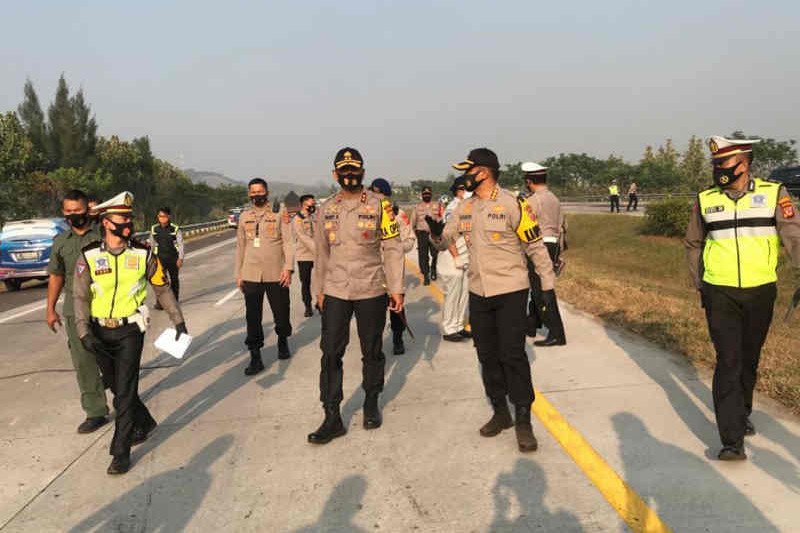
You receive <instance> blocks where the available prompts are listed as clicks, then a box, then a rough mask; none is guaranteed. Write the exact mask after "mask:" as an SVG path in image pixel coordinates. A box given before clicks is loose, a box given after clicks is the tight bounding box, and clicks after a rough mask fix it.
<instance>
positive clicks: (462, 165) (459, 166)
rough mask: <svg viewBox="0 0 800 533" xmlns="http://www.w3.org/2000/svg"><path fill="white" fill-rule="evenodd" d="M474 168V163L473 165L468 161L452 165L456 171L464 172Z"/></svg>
mask: <svg viewBox="0 0 800 533" xmlns="http://www.w3.org/2000/svg"><path fill="white" fill-rule="evenodd" d="M474 166H475V163H473V162H472V161H470V160H469V159H465V160H464V161H462V162H460V163H453V168H454V169H456V170H463V171H466V170H469V169H471V168H472V167H474Z"/></svg>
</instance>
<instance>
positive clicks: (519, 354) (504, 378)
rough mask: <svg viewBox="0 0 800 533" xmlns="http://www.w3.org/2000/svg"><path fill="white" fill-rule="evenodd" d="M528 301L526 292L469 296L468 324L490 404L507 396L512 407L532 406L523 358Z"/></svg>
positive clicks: (527, 373) (527, 368) (530, 390)
mask: <svg viewBox="0 0 800 533" xmlns="http://www.w3.org/2000/svg"><path fill="white" fill-rule="evenodd" d="M527 300H528V291H527V290H521V291H516V292H510V293H507V294H500V295H497V296H490V297H488V298H486V297H483V296H478V295H477V294H475V293H472V292H471V293H469V321H470V324H471V325H472V336H473V339H474V341H475V348H476V349H477V351H478V360H479V361H480V362H481V377H482V378H483V387H484V389H485V390H486V395H487V396H488V397H489V399H490V400H491V401H492V402H493V403H494V402H500V401H504V400H505V398H506V396H508V397H510V398H511V402H512V403H513V404H514V405H518V406H528V407H530V405H531V404H533V399H534V395H533V384H532V382H531V367H530V364H529V363H528V357H527V356H526V355H525V302H526V301H527Z"/></svg>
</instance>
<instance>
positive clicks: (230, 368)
mask: <svg viewBox="0 0 800 533" xmlns="http://www.w3.org/2000/svg"><path fill="white" fill-rule="evenodd" d="M413 256H414V252H412V253H411V254H409V259H411V258H412V257H413ZM232 261H233V241H232V239H227V240H222V241H206V242H205V245H204V246H202V247H198V248H195V249H194V250H193V251H192V252H191V254H190V255H189V256H188V257H187V260H186V267H185V269H184V271H183V275H182V281H181V286H182V294H183V305H184V310H185V313H186V316H187V322H188V327H189V331H190V332H191V333H192V334H193V335H194V336H195V341H194V344H193V346H192V347H191V349H190V350H191V351H190V353H189V354H188V355H187V357H186V358H185V359H184V360H182V361H178V360H175V359H172V358H171V357H170V356H168V355H165V354H162V353H158V352H157V351H156V350H155V348H154V347H153V346H152V344H151V343H152V341H153V339H154V338H155V335H156V334H157V333H158V332H160V331H161V330H162V329H163V328H164V327H165V326H166V325H167V323H166V317H165V316H164V314H163V313H158V312H156V313H155V325H154V327H153V328H152V331H151V332H150V333H149V334H148V339H149V340H148V342H147V348H146V350H145V354H144V361H145V368H144V369H143V370H142V382H141V391H142V392H143V396H144V398H145V401H146V403H147V404H148V406H149V407H150V409H151V410H152V411H153V414H154V415H155V417H156V418H157V419H158V420H159V422H160V425H159V427H158V429H157V430H156V432H155V433H154V434H153V435H152V437H151V438H150V440H149V441H148V442H146V443H144V444H142V445H141V446H139V447H137V448H135V451H134V454H133V459H134V461H135V465H134V468H133V469H132V470H131V472H130V473H128V474H127V475H125V476H121V477H110V476H107V475H106V474H105V469H106V467H107V465H108V462H109V460H110V457H109V455H108V445H109V441H110V437H111V431H112V428H111V425H109V426H107V427H105V428H103V429H102V430H100V431H99V432H97V433H95V434H92V435H78V434H76V433H75V428H76V426H77V425H78V423H79V422H80V421H81V420H82V419H83V413H82V412H81V409H80V405H79V401H78V395H77V386H76V384H75V379H74V374H73V373H72V371H71V368H70V363H69V357H68V355H67V352H66V340H65V337H64V334H63V333H59V334H57V335H56V334H53V333H51V332H49V331H48V330H47V328H46V326H45V324H44V323H43V311H42V310H41V309H39V310H35V311H28V312H27V313H26V312H25V308H26V306H25V305H23V306H20V307H16V308H13V309H9V310H6V311H5V312H3V313H0V338H2V339H3V343H2V347H1V348H0V428H2V429H0V529H1V530H2V531H4V532H6V531H8V532H12V531H13V532H16V531H36V532H40V531H90V530H97V531H163V532H172V531H181V530H187V531H204V532H205V531H302V532H305V531H393V532H394V531H414V530H417V531H442V532H444V531H447V532H449V531H558V532H563V531H625V530H628V529H632V530H644V529H649V530H651V531H665V530H667V528H671V529H672V530H674V531H719V532H731V531H759V532H762V531H799V530H800V519H799V518H798V513H797V510H798V508H800V496H799V493H800V421H798V420H797V418H794V417H792V416H790V415H788V414H787V413H786V412H784V411H782V410H781V409H779V408H777V407H775V406H774V405H773V404H772V403H771V402H769V401H767V400H765V399H763V398H759V399H758V400H757V408H756V411H755V413H754V414H753V421H754V422H755V425H756V426H757V428H758V431H759V433H758V435H756V436H755V437H752V438H750V439H748V448H747V451H748V453H749V455H750V460H749V461H747V462H744V463H737V464H730V463H720V462H718V461H716V460H713V456H714V454H715V452H716V450H717V448H718V445H719V443H718V437H717V434H716V429H715V427H714V418H713V413H712V409H711V393H710V388H709V380H708V376H707V375H706V374H705V373H699V372H697V371H695V370H694V369H693V368H692V367H691V366H690V365H688V364H687V363H686V362H685V361H684V360H683V359H682V358H681V357H678V356H674V355H672V354H670V353H667V352H665V351H664V350H661V349H658V348H655V347H653V346H652V345H650V344H648V343H647V342H644V341H642V340H641V339H638V338H636V337H633V336H630V335H627V334H624V333H621V332H619V331H616V330H612V329H608V328H606V327H604V326H603V324H601V323H600V322H598V321H597V320H595V319H594V318H592V317H590V316H587V315H585V314H582V313H580V312H576V311H574V310H572V309H571V308H570V307H569V306H565V307H566V309H565V311H564V315H565V316H564V318H565V322H566V327H567V334H568V337H569V344H568V345H567V346H566V347H558V348H549V349H539V348H537V349H534V348H533V346H532V345H531V344H530V343H529V355H530V360H531V364H532V368H533V374H534V382H535V384H536V387H537V390H538V391H539V396H538V398H537V402H536V404H535V406H534V412H535V414H536V418H535V419H534V428H535V430H536V433H537V436H538V438H539V442H540V449H539V451H538V452H536V453H533V454H526V455H523V454H521V453H519V452H518V451H517V448H516V443H515V438H514V433H513V431H506V432H504V433H503V434H501V435H500V436H498V437H495V438H491V439H486V438H482V437H480V436H479V435H478V431H477V430H478V427H479V426H480V425H481V424H483V423H484V422H485V421H486V420H487V418H488V416H489V414H490V410H489V407H488V405H487V402H486V400H485V398H484V395H483V390H482V386H481V381H480V377H479V368H478V364H477V361H476V357H475V353H474V349H473V347H472V346H471V343H468V342H462V343H447V342H443V341H442V340H441V337H440V334H439V330H438V322H439V299H440V298H441V293H439V292H438V290H437V289H436V287H435V286H433V287H423V286H421V284H420V283H419V280H418V278H417V277H416V275H415V271H414V267H413V265H410V267H409V274H408V276H407V283H408V287H409V289H408V296H407V297H408V316H409V320H410V322H411V324H412V326H413V328H414V330H415V333H416V336H417V340H416V341H408V342H407V345H408V353H407V354H406V355H403V356H398V357H396V356H392V355H388V354H387V356H386V387H385V392H384V394H383V396H382V405H383V408H384V425H383V427H382V428H380V429H378V430H375V431H365V430H364V429H363V428H362V427H361V423H362V413H361V402H362V400H363V393H362V391H361V390H360V388H359V384H360V361H359V359H360V354H359V353H358V347H357V342H356V341H355V339H356V335H355V331H353V332H351V333H352V334H351V339H352V340H353V341H354V342H351V345H350V347H349V349H348V352H347V356H346V359H345V362H344V364H345V398H346V399H345V402H344V404H343V410H344V416H345V418H346V423H347V424H348V427H349V433H348V434H347V435H346V436H345V437H343V438H340V439H337V440H335V441H333V442H332V443H331V444H329V445H327V446H322V447H317V446H313V445H310V444H308V443H307V442H306V435H307V434H308V433H309V432H310V431H313V430H314V429H315V428H316V427H317V425H318V424H319V422H320V421H321V418H322V416H321V414H322V413H321V408H320V405H319V402H318V389H317V383H318V372H319V355H320V354H319V348H318V345H319V326H320V324H319V317H318V316H315V317H313V318H310V319H304V318H302V311H303V309H302V305H299V304H298V302H299V286H298V283H297V280H296V279H295V280H294V282H293V285H292V297H293V302H294V305H293V308H292V319H293V326H294V335H293V336H292V338H291V339H290V345H291V348H292V350H293V353H294V356H293V357H292V358H291V359H290V360H288V361H278V360H277V359H276V355H277V354H276V350H275V340H276V339H275V336H274V334H273V333H272V323H271V322H270V320H269V319H268V318H265V327H266V331H267V333H268V338H267V346H266V348H265V356H266V363H267V365H268V369H267V370H266V371H265V372H263V373H262V374H260V375H258V376H255V377H252V378H248V377H245V376H244V375H243V373H242V371H243V368H244V366H245V364H246V361H247V354H246V351H245V348H244V345H243V339H244V333H243V326H244V321H243V302H242V298H241V296H240V294H239V293H238V292H237V291H236V290H235V289H234V285H233V281H232V275H231V272H232ZM4 296H5V295H1V296H0V297H4ZM34 303H35V302H34ZM27 305H28V307H29V306H30V304H27ZM266 315H267V316H268V315H269V313H266ZM9 317H12V318H9ZM388 338H389V334H388V333H387V335H386V339H387V341H388ZM387 348H389V346H388V342H387ZM385 351H387V353H388V352H389V350H385Z"/></svg>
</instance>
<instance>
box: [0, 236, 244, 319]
mask: <svg viewBox="0 0 800 533" xmlns="http://www.w3.org/2000/svg"><path fill="white" fill-rule="evenodd" d="M234 242H236V237H233V238H231V239H226V240H224V241H222V242H218V243H216V244H212V245H211V246H206V247H205V248H201V249H199V250H195V251H194V252H189V253H188V254H186V256H185V257H184V259H190V258H192V257H197V256H199V255H204V254H207V253H209V252H213V251H214V250H216V249H218V248H222V247H223V246H227V245H228V244H231V243H234ZM237 290H238V289H237ZM46 307H47V300H40V301H39V302H34V303H32V304H28V305H27V306H25V307H23V308H22V310H20V311H19V312H17V313H14V314H13V315H8V316H4V317H2V318H0V324H4V323H6V322H9V321H11V320H14V319H17V318H19V317H22V316H25V315H29V314H31V313H35V312H36V311H41V310H42V309H45V308H46Z"/></svg>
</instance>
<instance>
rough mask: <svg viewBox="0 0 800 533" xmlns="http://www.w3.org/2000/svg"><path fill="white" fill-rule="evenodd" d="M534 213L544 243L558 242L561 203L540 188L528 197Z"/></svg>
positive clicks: (548, 190)
mask: <svg viewBox="0 0 800 533" xmlns="http://www.w3.org/2000/svg"><path fill="white" fill-rule="evenodd" d="M528 203H529V204H530V206H531V209H533V212H534V213H536V217H537V219H538V220H539V227H540V228H541V229H542V235H543V236H544V241H545V242H558V238H559V236H560V235H561V202H560V201H559V199H558V197H557V196H556V195H555V194H553V192H552V191H551V190H550V189H548V188H546V187H545V188H542V189H539V190H538V191H536V192H535V193H533V194H531V195H530V196H529V197H528Z"/></svg>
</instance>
